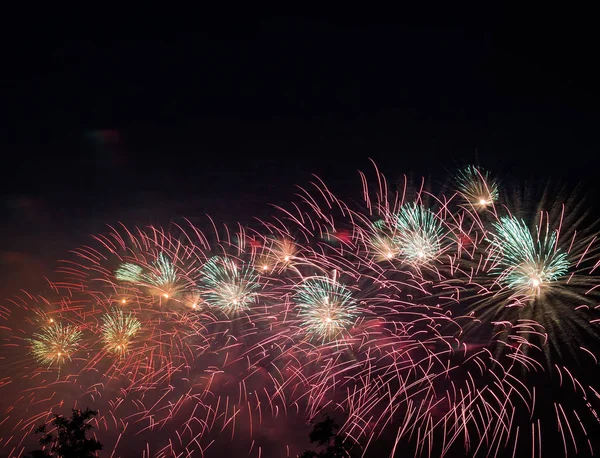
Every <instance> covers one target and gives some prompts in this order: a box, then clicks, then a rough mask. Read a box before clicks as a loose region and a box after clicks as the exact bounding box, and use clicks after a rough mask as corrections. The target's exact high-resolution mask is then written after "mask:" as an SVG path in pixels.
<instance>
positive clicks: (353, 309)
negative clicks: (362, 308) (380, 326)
mask: <svg viewBox="0 0 600 458" xmlns="http://www.w3.org/2000/svg"><path fill="white" fill-rule="evenodd" d="M295 302H296V304H297V306H298V316H299V317H300V318H301V319H302V320H303V323H304V325H303V327H304V328H305V329H306V332H307V333H308V334H310V335H312V336H313V337H316V338H318V339H320V340H322V341H325V340H328V339H333V338H336V337H337V336H338V335H339V334H340V333H342V332H343V331H346V330H348V329H349V328H350V327H351V326H352V325H353V324H354V321H355V319H356V316H357V306H356V302H355V301H354V299H353V297H352V293H351V291H350V290H349V289H348V288H347V287H346V286H344V285H343V284H341V283H339V282H338V281H336V280H332V279H329V278H327V277H312V278H307V279H306V280H305V281H304V282H303V283H301V284H300V285H298V286H297V287H296V294H295Z"/></svg>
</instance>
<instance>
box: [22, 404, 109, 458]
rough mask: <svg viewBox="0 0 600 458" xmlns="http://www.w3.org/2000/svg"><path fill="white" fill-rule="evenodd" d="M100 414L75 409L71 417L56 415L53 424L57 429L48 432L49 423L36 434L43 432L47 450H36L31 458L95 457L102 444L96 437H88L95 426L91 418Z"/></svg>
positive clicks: (42, 442)
mask: <svg viewBox="0 0 600 458" xmlns="http://www.w3.org/2000/svg"><path fill="white" fill-rule="evenodd" d="M97 414H98V412H97V411H96V410H90V409H88V408H86V409H85V410H84V411H81V410H75V409H73V414H72V415H71V418H66V417H64V416H63V415H54V420H52V422H51V424H52V426H54V428H55V430H53V431H51V432H47V431H46V428H47V424H43V425H41V426H39V427H38V428H37V429H36V430H35V434H43V436H42V437H41V438H40V439H39V443H40V445H42V446H43V447H47V449H45V450H34V451H33V452H31V454H30V455H28V456H29V458H50V457H60V458H93V457H95V456H96V451H98V450H102V444H101V443H100V442H98V440H97V439H96V438H91V439H88V438H87V437H86V434H87V432H88V431H89V430H90V429H92V428H93V426H92V425H91V424H90V420H91V419H92V418H93V417H95V416H96V415H97Z"/></svg>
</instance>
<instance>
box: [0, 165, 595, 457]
mask: <svg viewBox="0 0 600 458" xmlns="http://www.w3.org/2000/svg"><path fill="white" fill-rule="evenodd" d="M377 183H378V186H376V187H375V189H374V191H373V188H372V187H371V186H370V185H369V184H368V183H367V180H366V178H365V177H364V176H363V190H364V204H360V203H359V204H358V205H356V202H354V203H353V204H352V205H348V204H346V203H344V202H343V201H342V200H340V199H339V198H338V197H336V196H334V194H333V193H332V192H331V191H330V190H329V189H328V188H327V187H326V185H325V184H324V183H323V182H321V181H320V180H318V181H317V182H316V183H313V184H314V186H315V188H316V189H317V192H314V193H313V194H314V195H311V194H309V192H307V191H304V190H303V191H304V192H303V193H302V194H300V199H301V201H300V202H297V203H294V205H293V208H292V209H291V210H289V211H288V210H286V209H283V208H281V209H278V211H281V212H282V215H274V216H273V218H272V220H267V221H260V223H259V224H258V226H257V227H256V226H251V227H243V226H239V227H238V228H236V230H235V231H233V230H231V232H230V229H231V228H227V227H226V228H225V230H222V229H217V227H220V226H219V225H217V224H215V223H212V224H211V226H212V228H213V229H211V230H210V231H208V232H206V233H205V232H203V231H202V229H201V228H199V227H196V226H195V225H192V224H191V223H189V222H186V224H182V225H179V224H177V223H175V222H173V223H172V224H171V225H170V226H169V228H168V229H164V228H159V227H149V228H143V229H139V228H136V229H128V228H125V227H124V226H123V227H121V228H120V229H118V230H114V229H113V230H112V232H109V233H108V234H107V235H98V236H95V237H94V240H95V241H96V242H97V243H96V244H95V245H91V246H84V247H81V248H79V249H77V250H75V253H76V256H77V259H76V262H75V261H72V262H71V261H65V264H64V265H63V267H62V268H61V271H60V275H63V277H61V278H59V280H60V281H57V282H56V283H52V284H51V291H52V294H54V295H55V296H52V298H49V297H46V296H35V295H29V296H28V297H26V298H24V299H23V300H20V299H19V300H17V299H14V300H12V301H11V304H12V305H13V306H14V307H12V308H10V307H8V308H6V310H8V311H9V312H10V313H8V314H6V313H4V312H0V314H1V315H2V320H3V321H2V324H3V325H4V324H6V326H3V327H2V333H3V338H4V337H5V336H6V340H4V342H5V344H4V345H3V346H0V352H2V353H1V354H0V359H2V361H3V366H4V367H10V368H11V369H12V368H13V367H16V368H17V369H18V368H23V367H24V368H25V369H24V370H23V371H22V373H19V374H20V375H15V374H17V373H18V371H12V370H11V371H7V372H8V373H9V374H10V375H9V376H8V377H6V378H0V389H2V388H3V387H4V386H10V387H17V385H18V388H15V389H16V390H17V391H18V396H15V398H16V400H15V401H14V406H11V407H10V408H9V409H6V410H5V411H3V414H5V415H6V418H3V421H2V424H3V425H4V427H6V428H9V427H10V428H11V429H10V431H9V432H10V434H6V437H5V436H0V439H1V441H0V444H2V445H1V446H2V447H7V448H8V447H12V448H11V450H14V452H10V453H13V455H14V456H19V454H21V455H22V454H23V449H22V447H21V448H19V447H20V443H19V442H18V441H19V438H18V436H19V435H20V434H22V435H23V437H25V436H26V435H28V434H29V432H30V431H31V429H32V428H33V427H34V426H35V423H39V422H41V421H43V419H44V418H45V417H46V416H47V415H48V412H50V411H51V410H52V409H54V408H57V406H62V405H66V406H68V405H80V404H82V403H86V404H89V405H93V406H94V408H96V407H98V409H99V410H100V411H101V412H102V413H103V416H102V417H101V418H98V426H99V427H100V426H101V428H99V429H101V430H102V432H103V431H107V435H106V441H107V443H106V448H107V449H110V448H112V449H113V451H112V454H113V455H115V456H120V455H123V453H125V452H126V450H124V446H123V445H122V444H123V443H124V442H126V443H127V445H126V446H125V448H126V449H130V448H134V447H135V446H137V445H138V444H139V443H137V442H136V444H135V445H134V444H133V441H134V440H136V441H138V440H139V441H141V446H140V449H142V450H143V451H142V453H141V454H142V455H144V456H189V455H192V454H194V455H195V454H198V453H199V454H201V455H203V456H207V457H209V456H215V455H220V454H222V453H223V450H224V449H223V448H221V447H224V444H223V443H224V441H229V440H231V441H232V443H234V444H235V446H236V447H239V446H241V445H239V444H241V443H243V442H244V441H247V442H248V444H249V449H248V451H247V453H246V454H247V455H248V456H252V457H260V456H266V455H265V451H266V449H261V446H260V445H258V444H259V443H260V441H261V440H264V439H261V438H260V435H259V434H257V433H256V431H258V430H261V429H265V428H268V427H270V426H273V425H275V426H280V425H282V424H285V422H286V421H288V420H290V423H291V424H294V427H297V425H298V423H299V422H304V421H307V420H310V419H312V418H314V417H315V416H317V415H319V414H320V413H322V412H330V411H335V412H336V413H338V412H339V414H340V415H344V416H345V417H346V421H345V422H344V426H343V428H342V433H347V434H349V435H350V436H352V437H353V439H355V440H357V441H358V442H360V443H361V445H362V446H364V449H365V450H366V451H365V454H366V455H368V454H369V453H370V451H368V450H367V449H368V448H369V447H370V446H372V445H371V444H372V443H374V441H376V440H377V441H379V440H380V439H381V440H382V442H381V443H383V442H384V441H386V440H390V439H391V440H390V444H391V446H390V449H392V453H391V455H392V456H393V455H394V450H396V447H400V446H401V445H400V441H403V444H402V446H405V445H410V446H411V447H413V446H414V453H412V454H413V455H415V456H417V455H418V456H444V455H446V456H448V455H449V454H451V452H450V451H449V450H450V448H451V447H454V448H456V447H463V448H464V450H463V451H462V454H470V455H479V456H483V455H486V456H487V455H493V456H496V455H499V454H501V453H502V451H503V450H504V449H506V450H507V451H508V452H509V455H510V454H512V453H511V452H512V450H513V449H514V450H516V449H517V447H518V448H519V449H521V448H523V449H524V448H527V449H528V450H532V449H533V450H534V452H535V455H536V456H537V455H538V451H539V445H538V444H539V443H540V441H541V437H542V436H541V434H542V431H547V430H549V431H550V434H548V433H544V434H545V435H546V437H548V436H550V438H549V439H545V441H550V442H551V441H552V440H553V438H554V436H557V435H555V434H553V432H554V431H555V429H553V428H556V425H557V424H558V428H559V429H558V431H560V436H559V440H561V441H562V444H564V445H565V450H566V449H567V444H575V445H576V447H579V444H580V443H584V441H589V437H592V436H591V434H592V432H594V433H595V432H596V430H597V428H595V427H594V425H596V424H597V423H598V418H599V417H598V416H597V415H596V411H597V409H598V405H597V401H596V399H597V398H600V395H598V394H597V390H595V388H594V387H595V381H594V380H595V379H594V377H595V373H591V372H590V374H586V373H585V371H581V370H579V371H578V368H577V366H576V365H575V364H567V363H571V362H572V361H573V360H572V359H569V360H568V361H565V358H563V354H562V353H561V351H562V350H563V349H564V348H565V347H566V348H569V351H572V352H578V353H583V354H585V357H586V358H588V359H590V360H594V361H597V357H596V355H595V354H594V351H593V350H594V347H593V346H589V345H588V342H590V341H591V340H592V339H594V338H595V337H596V336H597V330H596V329H595V326H594V324H595V321H594V320H592V319H591V318H590V314H591V313H593V310H594V308H595V307H596V306H597V304H598V300H597V295H596V294H595V290H596V288H597V285H598V284H599V281H598V279H597V278H595V277H593V275H592V273H593V272H594V270H595V269H596V268H597V267H598V266H599V265H600V262H599V261H598V258H597V251H595V248H594V247H595V245H594V243H595V239H594V234H592V236H588V237H583V238H582V237H581V236H580V234H581V232H577V237H576V234H575V232H576V231H575V225H571V224H566V223H565V224H563V220H562V219H560V220H554V219H552V221H555V223H554V224H553V223H552V222H550V219H549V220H548V221H544V219H545V218H546V216H547V215H546V214H545V213H543V212H541V213H537V215H542V216H541V217H539V219H535V220H534V219H531V218H529V217H527V215H525V219H521V218H520V217H521V216H522V215H521V213H519V216H520V217H519V218H517V217H514V216H502V215H499V214H501V213H502V212H504V211H505V210H509V211H510V209H511V206H510V205H506V206H500V205H495V204H494V202H495V201H496V200H497V199H498V196H499V188H498V186H497V184H496V183H495V182H494V181H493V180H491V179H490V177H489V174H488V173H487V172H485V171H483V170H482V169H480V168H477V167H468V168H466V169H465V170H463V171H462V172H461V174H460V175H459V179H458V188H459V194H460V196H459V197H461V199H464V200H466V201H467V202H468V205H465V203H464V201H462V200H461V199H457V198H456V197H455V195H452V196H449V197H446V196H443V195H436V194H435V193H434V191H429V189H430V188H429V187H426V186H425V184H423V186H422V187H421V188H419V190H417V189H407V188H409V186H408V184H407V180H405V183H404V189H392V187H391V186H388V183H387V181H386V180H385V178H384V177H383V175H381V174H379V172H378V174H377ZM425 189H427V191H425ZM503 195H504V193H503ZM407 196H410V198H409V197H407ZM425 202H428V203H427V204H426V203H425ZM429 203H431V206H430V205H429ZM484 208H490V209H492V210H493V211H491V212H481V211H480V210H483V209H484ZM438 209H439V210H438ZM473 209H475V210H477V211H472V210H473ZM563 213H564V214H566V215H567V216H566V217H565V221H567V220H568V217H569V216H570V215H571V213H570V212H569V211H568V210H563ZM508 214H509V215H510V214H511V213H508ZM513 214H514V213H513ZM532 214H534V215H536V213H532ZM374 220H375V222H373V221H374ZM556 221H558V223H556ZM530 222H531V224H530ZM577 231H579V229H577ZM232 240H233V242H232ZM422 270H427V271H428V275H427V276H425V275H422V274H421V273H422ZM434 273H435V274H434ZM425 277H427V278H425ZM165 299H168V300H165ZM2 310H4V309H2ZM5 315H6V317H5ZM20 318H23V322H24V323H26V324H27V326H29V325H31V326H36V327H41V331H39V333H37V334H34V335H33V336H32V338H31V339H28V342H29V343H30V348H31V353H32V354H33V355H34V357H35V359H36V360H37V361H38V362H39V363H40V364H39V365H36V366H35V368H33V370H32V366H31V364H30V360H31V358H30V357H29V356H27V355H26V354H24V352H23V351H21V354H23V355H24V356H20V355H19V352H20V349H21V348H23V346H22V345H21V343H22V342H23V337H22V336H23V335H28V329H27V328H25V329H21V328H20V327H19V319H20ZM61 323H68V325H63V324H61ZM582 330H584V331H585V332H582ZM471 331H473V332H471ZM548 346H552V348H553V349H555V350H557V351H556V352H555V353H556V355H557V356H558V357H555V359H552V364H548V365H546V366H544V365H543V363H542V362H541V358H540V354H542V353H543V354H544V355H546V354H548V353H549V352H547V351H546V350H547V347H548ZM15 348H16V349H17V350H16V351H15ZM500 349H501V350H500ZM76 351H77V352H78V353H77V354H78V355H79V354H81V358H79V357H77V358H73V363H72V364H69V365H68V366H67V365H64V368H61V371H60V372H59V378H58V379H56V380H54V379H53V378H54V377H55V375H56V371H49V370H47V368H45V367H43V366H51V365H57V366H61V365H63V363H65V362H66V361H68V360H70V359H71V358H72V356H73V354H74V352H76ZM107 354H109V355H115V356H116V357H112V358H107V357H106V355H107ZM19 358H22V360H20V359H19ZM10 365H12V366H10ZM67 368H68V370H66V369H67ZM542 369H543V370H542ZM544 371H547V372H548V373H549V374H551V375H547V374H546V373H545V372H544ZM47 374H49V375H47ZM532 374H533V375H532ZM580 380H581V381H580ZM17 381H18V382H19V383H15V382H17ZM568 383H571V384H572V385H573V387H574V388H575V393H572V392H569V393H568V394H566V395H564V397H560V396H562V394H560V393H563V391H565V390H564V386H565V385H567V384H568ZM545 385H548V386H552V388H553V389H554V388H556V390H555V391H556V393H555V392H552V393H551V394H548V393H547V394H546V397H545V398H544V396H542V393H541V390H540V387H542V386H545ZM536 389H537V390H538V391H537V392H536ZM546 391H548V390H546ZM557 393H558V394H557ZM13 394H14V393H13ZM573 394H575V396H573ZM542 398H544V399H542ZM574 399H575V400H574ZM561 403H562V404H561ZM546 404H547V405H548V406H550V407H551V408H555V409H556V417H548V418H549V419H548V418H546V416H545V415H544V413H541V412H544V411H543V410H542V409H543V408H544V407H543V406H544V405H546ZM563 407H564V408H563ZM23 412H28V413H27V414H24V413H23ZM25 415H27V417H25ZM9 417H10V418H9ZM578 425H580V426H578ZM592 428H594V429H593V430H592ZM158 429H160V430H161V431H162V433H161V434H154V432H155V431H157V430H158ZM169 431H173V433H171V434H169ZM102 432H101V431H99V435H100V438H101V439H102V440H104V438H103V437H102V436H101V434H102ZM240 433H242V434H240ZM588 434H589V436H588ZM282 436H283V434H282ZM114 438H117V439H116V440H115V441H114V442H112V443H110V442H109V441H111V440H113V439H114ZM129 439H131V443H129V442H130V441H129ZM532 443H533V444H534V445H533V446H532V445H531V444H532ZM544 443H546V442H544ZM585 443H586V444H587V442H585ZM211 444H219V445H212V449H210V450H208V451H207V449H208V447H209V446H211ZM263 444H264V442H263ZM378 447H379V445H378ZM151 449H152V450H151ZM509 449H510V450H509ZM589 449H590V453H593V447H592V446H591V445H590V446H589ZM213 450H215V452H214V453H213ZM297 452H298V453H299V452H300V450H297V449H293V450H285V451H284V452H282V453H281V455H282V456H296V455H297V454H298V453H297ZM211 453H213V454H212V455H211ZM236 453H237V454H239V450H237V449H236ZM578 453H581V447H579V448H578ZM237 454H236V456H237ZM459 454H460V452H459ZM13 455H11V456H13ZM275 455H276V456H279V455H280V454H279V453H276V452H274V453H273V456H275ZM366 455H365V456H366ZM269 456H270V455H269Z"/></svg>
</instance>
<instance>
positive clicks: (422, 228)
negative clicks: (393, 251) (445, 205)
mask: <svg viewBox="0 0 600 458" xmlns="http://www.w3.org/2000/svg"><path fill="white" fill-rule="evenodd" d="M395 229H396V234H395V237H394V241H395V242H396V244H397V245H398V246H399V247H400V249H401V253H402V256H403V257H404V259H405V260H406V261H408V262H410V263H414V264H425V263H427V262H429V261H432V260H434V259H435V258H437V256H438V255H439V254H440V253H441V251H442V239H443V236H444V230H443V228H442V225H441V222H440V220H439V219H438V218H437V217H436V216H435V215H434V214H433V212H432V211H431V210H429V209H427V208H425V207H423V206H422V205H417V204H406V205H403V206H402V207H401V208H400V211H399V212H398V215H397V216H396V221H395Z"/></svg>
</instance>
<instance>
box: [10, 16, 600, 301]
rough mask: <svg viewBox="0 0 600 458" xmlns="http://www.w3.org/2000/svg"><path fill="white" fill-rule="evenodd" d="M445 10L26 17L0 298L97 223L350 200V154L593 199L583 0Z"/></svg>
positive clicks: (592, 70)
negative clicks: (321, 196)
mask: <svg viewBox="0 0 600 458" xmlns="http://www.w3.org/2000/svg"><path fill="white" fill-rule="evenodd" d="M451 13H452V14H449V15H447V16H446V15H445V12H440V15H439V16H440V18H439V19H437V18H436V19H435V20H433V19H432V22H431V23H429V24H427V23H425V22H421V23H420V24H418V25H417V24H416V23H415V24H411V23H410V22H411V21H410V18H411V14H401V19H397V20H396V18H394V17H393V15H391V14H387V15H386V14H383V13H381V14H379V15H376V14H372V15H371V14H366V13H365V14H363V13H360V14H359V13H356V14H355V15H351V14H347V15H344V17H341V16H339V15H337V16H333V17H331V18H329V19H323V18H322V19H308V18H303V19H299V18H291V17H283V16H280V17H266V16H264V17H258V16H257V15H256V14H253V15H248V16H245V15H243V14H241V13H240V17H239V18H237V19H236V18H232V17H203V18H201V19H198V22H197V23H195V25H194V27H193V28H190V27H188V26H185V27H184V26H182V27H177V26H176V24H172V25H170V26H169V27H168V28H167V27H166V26H164V27H161V29H160V31H158V30H152V27H150V25H148V26H147V27H145V28H144V30H142V28H141V27H140V28H139V30H138V27H131V24H129V25H128V26H127V27H123V28H122V29H121V28H119V30H116V29H112V28H110V27H107V25H106V24H103V25H93V26H92V25H91V24H90V26H89V28H88V27H87V25H86V26H85V27H82V28H81V29H82V30H81V33H80V32H77V33H73V34H70V33H68V32H67V31H65V30H62V29H61V27H58V26H56V24H52V25H45V26H44V27H43V28H38V27H37V25H31V28H30V29H29V32H27V33H25V32H23V33H22V35H21V36H19V38H18V39H16V38H15V39H14V40H13V41H11V42H10V46H6V48H7V49H6V50H5V52H4V53H3V57H2V61H3V64H5V67H4V68H3V70H2V74H1V76H0V81H1V86H0V151H2V157H3V161H4V163H3V166H2V168H1V169H0V170H1V172H0V173H1V174H2V176H1V177H0V195H1V200H0V202H1V204H2V206H3V209H2V219H3V223H2V225H1V226H0V255H1V257H0V271H1V272H2V274H3V281H2V282H0V293H2V295H6V294H8V293H9V292H10V291H11V288H13V289H14V285H15V282H18V281H23V280H24V279H25V276H26V275H27V279H26V280H25V281H26V283H28V284H27V285H25V284H24V285H22V286H23V287H25V288H29V287H30V286H31V284H32V283H31V281H32V280H31V278H32V277H33V275H31V274H32V272H33V273H34V274H39V273H46V272H47V271H48V269H51V268H52V267H53V260H54V259H56V258H57V257H61V256H64V255H65V253H66V250H68V249H69V248H72V247H73V246H75V245H77V244H79V243H83V242H85V241H86V240H87V237H88V234H90V233H95V232H98V231H102V230H103V229H104V227H105V224H106V223H115V222H116V221H124V222H125V223H127V224H140V225H144V224H148V223H164V222H168V221H169V219H170V218H173V217H179V216H182V215H183V216H190V217H195V216H198V215H203V214H205V213H208V214H211V215H212V216H214V217H216V218H217V219H221V220H225V221H227V222H231V223H233V222H236V221H238V220H241V221H248V220H250V219H251V218H252V216H254V215H259V216H265V215H268V213H269V207H268V204H270V203H274V204H283V205H285V204H286V203H287V202H289V201H290V199H292V198H293V194H294V192H295V188H294V186H295V185H306V184H307V183H308V181H309V180H310V178H311V174H312V173H314V174H317V175H319V176H320V177H322V178H324V179H325V181H326V182H327V183H328V184H329V185H331V187H332V188H333V189H334V190H337V191H339V192H340V193H342V194H343V195H345V196H347V197H350V198H354V197H359V196H360V180H359V176H358V173H357V170H358V169H361V170H368V169H370V167H371V165H370V162H369V161H368V158H373V159H374V160H375V161H376V162H377V164H378V165H379V167H380V169H381V170H382V171H383V172H384V173H385V174H386V175H387V176H388V177H390V178H392V179H394V178H397V177H399V176H400V175H401V174H403V173H407V174H413V175H416V176H421V175H430V174H431V175H432V176H434V177H435V178H436V179H437V180H441V181H443V180H444V179H445V174H446V173H447V171H448V170H452V169H453V168H454V167H456V166H457V165H461V164H466V163H471V162H474V161H476V162H479V163H480V164H481V165H483V166H484V167H486V168H488V169H490V170H492V171H493V172H494V173H495V174H497V175H499V176H507V175H510V176H511V177H514V178H517V179H523V180H524V179H529V178H531V177H536V178H538V179H541V180H544V179H546V178H550V177H553V178H561V179H563V180H566V181H567V182H571V183H576V182H579V181H582V182H583V184H584V187H585V189H587V190H588V191H589V194H590V196H591V201H592V202H594V199H595V197H594V196H595V195H596V194H597V193H598V191H599V190H600V183H599V182H598V180H597V178H596V177H597V175H598V167H599V165H600V159H599V158H598V150H599V140H598V135H597V126H598V124H599V121H600V119H599V118H600V115H599V111H598V106H599V102H600V93H599V90H598V81H600V78H599V77H600V75H599V72H598V70H597V62H596V60H597V49H596V46H597V43H599V42H600V40H598V36H597V35H598V32H597V30H598V29H597V27H595V26H594V24H592V22H591V16H592V14H591V12H586V11H578V10H575V9H573V10H570V11H563V10H555V11H550V10H542V9H539V10H538V9H534V8H533V7H532V8H531V9H530V10H524V9H521V10H515V11H511V10H508V9H503V8H498V9H497V10H489V11H468V12H464V13H463V12H461V11H452V12H451ZM444 16H446V17H445V19H446V20H445V21H443V22H442V20H441V18H444ZM140 22H143V21H142V20H140ZM419 22H420V21H419ZM84 29H85V32H86V33H83V32H84ZM191 30H193V32H192V31H191ZM161 35H163V36H167V37H168V38H152V39H151V38H148V37H151V36H155V37H158V36H161ZM5 45H7V42H5Z"/></svg>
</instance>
